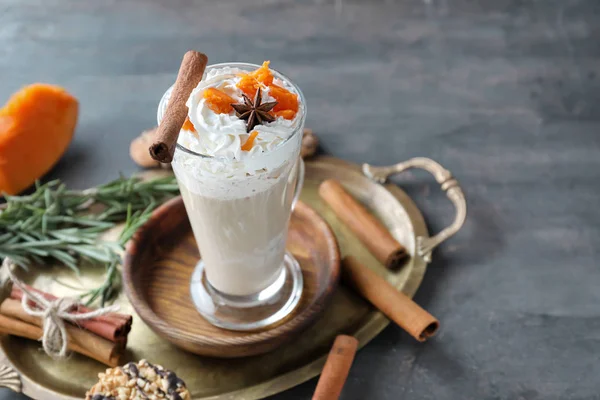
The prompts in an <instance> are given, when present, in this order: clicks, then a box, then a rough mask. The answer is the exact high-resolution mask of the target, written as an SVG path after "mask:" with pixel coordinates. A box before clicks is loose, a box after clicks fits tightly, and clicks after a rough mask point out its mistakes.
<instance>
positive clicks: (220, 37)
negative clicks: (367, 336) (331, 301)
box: [0, 0, 600, 400]
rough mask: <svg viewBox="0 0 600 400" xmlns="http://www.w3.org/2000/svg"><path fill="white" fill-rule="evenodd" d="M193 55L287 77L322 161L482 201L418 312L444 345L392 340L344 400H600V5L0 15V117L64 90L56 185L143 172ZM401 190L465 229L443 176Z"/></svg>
mask: <svg viewBox="0 0 600 400" xmlns="http://www.w3.org/2000/svg"><path fill="white" fill-rule="evenodd" d="M189 48H196V49H200V50H202V51H204V52H206V53H208V54H209V56H210V58H211V62H222V61H235V60H239V61H250V62H255V63H259V62H261V61H262V60H263V59H271V60H272V63H273V66H274V67H275V68H277V69H280V70H282V71H285V72H286V73H287V74H288V75H289V76H291V77H292V78H293V79H294V80H295V81H296V82H297V83H298V84H299V85H300V86H301V87H302V88H303V90H304V92H305V94H306V98H307V102H308V107H309V115H308V121H307V125H308V126H310V127H312V128H313V129H314V130H315V131H316V132H317V133H318V134H319V135H320V137H321V139H322V142H323V150H324V151H326V152H328V153H331V154H333V155H335V156H338V157H342V158H346V159H348V160H351V161H355V162H362V161H367V162H371V163H376V164H390V163H394V162H397V161H401V160H405V159H407V158H410V157H413V156H427V157H431V158H433V159H435V160H437V161H439V162H441V163H442V164H443V165H444V166H446V167H447V168H448V169H450V170H451V171H452V172H453V173H454V174H455V176H456V177H457V178H458V179H459V181H460V182H461V184H462V186H463V188H464V190H465V192H466V195H467V199H468V203H469V215H468V218H467V223H466V225H465V227H464V228H463V229H462V231H461V232H460V233H459V234H458V235H457V236H456V237H455V238H453V239H452V240H450V241H449V242H448V243H445V244H444V245H443V246H442V247H441V248H440V249H439V250H437V251H436V252H435V253H434V262H433V263H432V264H431V267H430V269H429V270H428V273H427V275H426V276H425V280H424V282H423V285H422V287H421V288H420V289H419V292H418V294H417V296H416V299H417V301H418V302H420V303H421V304H423V305H424V306H425V307H427V308H428V309H429V310H431V312H432V313H433V314H435V315H437V316H438V317H439V319H440V320H441V322H442V331H441V332H440V334H439V336H438V337H437V338H436V339H435V340H432V341H431V342H429V343H426V344H417V343H415V342H414V340H412V339H411V338H410V337H409V336H408V335H406V334H405V333H403V332H402V331H401V330H400V329H399V328H397V327H390V328H388V329H386V330H385V331H384V332H383V333H382V334H381V335H380V336H379V337H377V338H376V339H375V340H374V341H373V342H372V343H370V344H369V345H368V346H367V347H366V348H365V349H364V350H362V351H361V352H360V353H359V354H358V356H357V359H356V362H355V364H354V366H353V368H352V371H351V374H350V378H349V381H348V383H347V386H346V389H345V393H344V396H343V399H389V400H395V399H400V398H402V399H459V398H460V399H471V398H472V399H565V398H573V399H591V398H598V393H599V389H600V378H599V376H600V362H599V357H600V308H599V307H600V290H598V288H599V287H600V274H599V271H598V263H599V261H598V258H599V257H598V256H600V254H599V253H600V250H599V247H598V243H599V241H600V214H599V213H598V211H597V207H598V201H599V200H600V188H599V186H598V184H599V182H600V181H599V179H600V172H599V169H600V138H599V137H598V136H599V135H600V76H598V73H599V72H600V71H599V68H600V2H599V1H597V0H580V1H577V0H573V1H568V0H556V1H552V0H546V1H519V0H490V1H481V0H480V1H474V0H471V1H468V0H423V1H421V0H395V1H394V0H388V1H384V2H376V1H366V0H365V1H343V0H321V1H319V0H315V1H292V0H287V1H286V0H271V1H258V0H244V1H241V0H240V1H237V2H236V1H230V0H220V1H205V2H194V1H190V0H187V1H184V0H178V1H170V2H167V1H163V2H161V1H158V0H146V1H142V0H137V1H133V0H120V1H82V0H73V1H65V0H0V73H1V77H2V79H1V83H0V98H1V99H5V98H6V97H7V96H8V95H9V94H10V93H11V92H13V91H15V90H17V89H18V88H19V87H20V86H22V85H24V84H26V83H30V82H33V81H47V82H53V83H58V84H61V85H64V86H66V87H67V88H68V89H69V90H70V91H72V92H73V93H74V94H75V95H76V96H77V97H78V98H79V99H80V100H81V119H80V123H79V126H78V129H77V137H76V139H75V141H74V143H73V144H72V146H71V148H70V149H69V151H68V153H67V155H66V157H64V159H63V160H62V161H61V162H60V164H59V165H58V166H57V168H55V169H54V170H53V171H52V173H51V174H50V175H51V176H52V177H60V178H62V179H64V180H65V181H67V182H68V183H69V184H71V185H73V186H75V187H80V188H84V187H88V186H91V185H95V184H99V183H102V182H106V181H108V180H109V179H112V178H114V177H116V176H117V174H118V173H119V172H123V173H125V174H130V173H133V172H134V171H136V167H135V166H134V165H133V163H132V162H131V161H130V159H129V156H128V152H127V149H126V147H127V145H128V143H129V141H130V140H131V139H132V138H133V137H134V136H136V135H137V134H138V133H139V132H140V131H141V130H143V129H145V128H148V127H150V126H152V125H153V123H154V122H155V108H156V104H157V101H158V99H159V97H160V95H161V93H162V92H163V91H164V90H165V88H166V87H167V86H168V85H169V84H170V83H171V82H172V81H173V80H174V76H175V72H176V70H177V67H178V63H179V60H180V57H181V55H182V54H183V53H184V51H185V50H187V49H189ZM398 183H399V184H401V185H402V187H403V188H404V189H405V190H406V191H407V192H409V194H410V195H411V196H412V197H413V198H414V199H415V200H416V201H417V203H418V204H419V205H420V206H421V208H422V210H423V211H424V213H425V215H426V217H427V220H428V223H429V226H430V229H431V231H437V230H439V229H440V228H441V227H443V226H445V225H446V224H447V223H448V222H449V220H450V219H451V217H452V215H453V211H452V208H451V205H450V204H449V202H448V201H447V200H446V199H445V197H444V195H443V194H442V193H441V192H440V191H439V189H438V187H437V184H435V183H433V182H432V180H431V178H430V177H429V176H428V175H427V174H425V173H423V174H421V173H415V174H408V175H405V176H402V177H401V178H399V180H398ZM314 386H315V380H312V381H310V382H308V383H306V384H303V385H301V386H299V387H297V388H294V389H293V390H290V391H288V392H286V393H283V394H281V395H278V396H275V397H274V399H307V398H309V397H310V394H311V393H312V390H313V389H314ZM9 398H10V399H13V398H18V397H15V396H13V395H11V394H7V392H3V391H0V399H9Z"/></svg>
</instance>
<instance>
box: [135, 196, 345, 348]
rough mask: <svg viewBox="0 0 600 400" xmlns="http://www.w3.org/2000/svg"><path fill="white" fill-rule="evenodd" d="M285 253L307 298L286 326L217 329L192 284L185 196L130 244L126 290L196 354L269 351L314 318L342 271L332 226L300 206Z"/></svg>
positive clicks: (160, 328)
mask: <svg viewBox="0 0 600 400" xmlns="http://www.w3.org/2000/svg"><path fill="white" fill-rule="evenodd" d="M287 248H288V250H289V251H291V252H292V254H293V255H294V256H295V257H296V259H297V260H298V262H299V263H300V266H301V268H302V272H303V275H304V291H303V293H302V299H301V300H300V304H299V305H298V306H297V308H296V310H295V311H294V312H293V314H292V315H291V316H290V317H289V318H288V319H286V320H284V321H283V322H282V323H280V324H278V325H277V326H275V327H272V328H270V329H267V330H263V331H258V332H235V331H229V330H224V329H220V328H217V327H215V326H213V325H211V324H210V323H208V322H207V321H206V320H205V319H204V318H202V317H201V316H200V314H199V313H198V311H197V310H196V308H195V307H194V304H193V303H192V300H191V298H190V289H189V287H190V279H191V275H192V272H193V270H194V267H195V265H196V263H197V262H198V260H199V258H200V255H199V253H198V248H197V246H196V241H195V240H194V236H193V234H192V230H191V227H190V224H189V221H188V217H187V214H186V211H185V207H184V205H183V201H182V199H181V197H178V198H175V199H173V200H171V201H169V202H168V203H166V204H164V205H163V206H161V207H160V208H158V209H157V210H156V211H155V212H154V213H153V215H152V217H151V219H150V220H149V221H148V222H147V223H146V224H145V225H144V226H143V227H142V228H141V229H140V230H139V231H138V232H137V233H136V235H135V236H134V237H133V239H132V240H131V241H130V242H129V245H128V246H127V250H126V254H125V263H124V265H123V280H124V286H125V292H126V294H127V296H128V297H129V300H130V301H131V304H132V305H133V307H134V308H135V310H136V312H137V313H138V315H139V316H140V317H141V318H142V319H143V320H144V322H146V324H148V326H150V328H151V329H152V330H154V331H155V332H156V333H158V334H159V335H161V336H162V337H164V338H165V339H167V340H168V341H170V342H172V343H174V344H175V345H177V346H179V347H181V348H183V349H185V350H187V351H190V352H192V353H196V354H202V355H208V356H213V357H222V358H232V357H243V356H250V355H256V354H263V353H266V352H269V351H271V350H273V349H275V348H276V347H278V346H280V345H282V344H283V343H285V342H287V341H289V340H291V339H292V338H293V337H294V336H295V335H297V334H299V333H300V332H301V331H302V330H303V329H304V328H306V327H308V325H309V324H310V323H311V322H312V321H314V320H315V318H316V317H317V316H318V314H319V313H320V312H321V311H322V310H323V308H324V307H325V306H326V305H327V303H328V301H329V300H330V298H331V295H332V293H333V292H334V290H335V288H336V286H337V283H338V277H339V272H340V254H339V249H338V244H337V241H336V239H335V235H334V234H333V232H332V230H331V228H330V227H329V225H328V224H327V222H325V221H324V220H323V219H322V218H321V217H320V216H319V214H317V212H316V211H314V210H313V209H312V208H311V207H309V206H308V205H306V204H305V203H303V202H301V201H299V202H298V203H297V204H296V207H295V209H294V212H293V213H292V218H291V220H290V228H289V233H288V243H287Z"/></svg>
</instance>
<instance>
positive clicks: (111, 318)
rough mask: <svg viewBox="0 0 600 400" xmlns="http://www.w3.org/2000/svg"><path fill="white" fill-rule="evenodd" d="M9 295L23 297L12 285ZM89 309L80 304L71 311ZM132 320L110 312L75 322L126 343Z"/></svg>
mask: <svg viewBox="0 0 600 400" xmlns="http://www.w3.org/2000/svg"><path fill="white" fill-rule="evenodd" d="M27 289H28V290H31V291H32V292H35V293H37V294H39V295H41V296H44V298H46V299H47V300H50V301H53V300H56V299H57V297H56V296H54V295H52V294H50V293H46V292H42V291H41V290H39V289H36V288H33V287H31V286H27ZM10 297H11V298H12V299H15V300H21V299H22V297H23V292H22V291H21V289H19V288H17V287H13V289H12V292H11V295H10ZM90 311H93V310H92V309H90V308H88V307H85V306H83V305H80V306H78V307H77V309H76V310H73V312H75V313H80V314H83V313H87V312H90ZM132 321H133V317H132V316H131V315H125V314H118V313H110V314H106V315H101V316H98V317H94V318H91V319H87V320H82V321H78V322H77V324H78V325H79V326H81V327H82V328H85V329H87V330H88V331H90V332H93V333H95V334H97V335H98V336H101V337H103V338H105V339H108V340H110V341H113V342H114V341H121V342H123V343H125V344H126V343H127V334H128V333H129V331H130V330H131V324H132Z"/></svg>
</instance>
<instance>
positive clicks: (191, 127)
mask: <svg viewBox="0 0 600 400" xmlns="http://www.w3.org/2000/svg"><path fill="white" fill-rule="evenodd" d="M181 129H183V130H184V131H191V132H196V128H194V124H192V121H190V117H185V121H184V122H183V126H182V127H181Z"/></svg>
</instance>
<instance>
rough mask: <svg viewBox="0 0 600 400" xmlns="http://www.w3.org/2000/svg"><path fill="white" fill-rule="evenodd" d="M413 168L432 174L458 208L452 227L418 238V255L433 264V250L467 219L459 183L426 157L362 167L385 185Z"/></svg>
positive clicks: (371, 176)
mask: <svg viewBox="0 0 600 400" xmlns="http://www.w3.org/2000/svg"><path fill="white" fill-rule="evenodd" d="M411 168H420V169H424V170H426V171H428V172H429V173H431V174H432V175H433V176H434V178H435V180H436V181H437V182H438V183H439V184H440V185H441V186H442V190H443V191H444V192H446V196H448V198H449V199H450V201H452V203H453V204H454V207H455V208H456V215H455V217H454V222H452V224H451V225H450V226H447V227H446V228H444V229H443V230H442V231H440V232H439V233H438V234H437V235H435V236H432V237H423V236H418V237H417V252H418V254H419V255H420V256H422V257H423V259H424V260H425V261H427V262H431V252H432V251H433V249H435V248H436V247H437V246H438V245H439V244H440V243H442V242H443V241H444V240H446V239H448V238H449V237H450V236H452V235H454V234H455V233H456V232H458V230H459V229H460V228H461V227H462V226H463V223H464V222H465V218H466V217H467V201H466V199H465V195H464V193H463V191H462V189H461V188H460V186H459V184H458V181H457V180H456V179H454V178H453V177H452V174H451V173H450V171H448V170H447V169H445V168H444V167H442V166H441V165H440V164H439V163H437V162H435V161H433V160H432V159H430V158H425V157H415V158H411V159H410V160H407V161H404V162H401V163H398V164H395V165H390V166H387V167H374V166H372V165H369V164H363V166H362V170H363V173H364V174H365V175H366V176H367V177H368V178H370V179H372V180H374V181H376V182H379V183H385V182H386V181H387V180H388V178H389V177H390V176H391V175H395V174H398V173H400V172H404V171H406V170H407V169H411Z"/></svg>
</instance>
